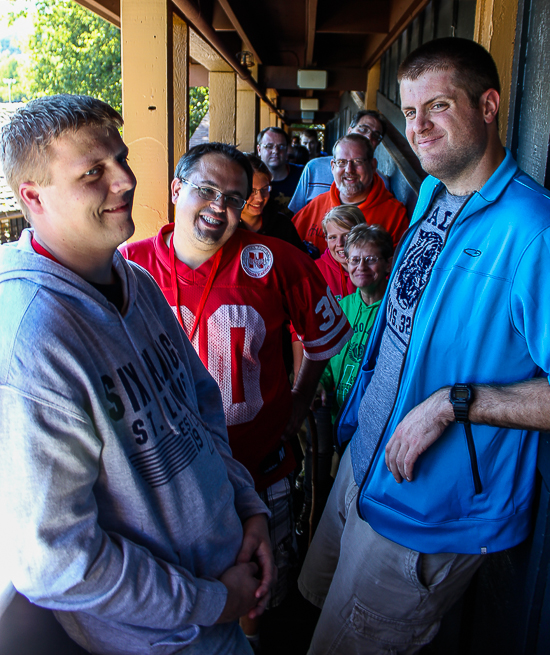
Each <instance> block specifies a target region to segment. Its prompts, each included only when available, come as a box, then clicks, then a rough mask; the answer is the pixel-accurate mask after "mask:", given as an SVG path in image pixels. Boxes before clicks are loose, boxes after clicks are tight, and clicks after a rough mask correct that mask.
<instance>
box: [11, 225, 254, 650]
mask: <svg viewBox="0 0 550 655" xmlns="http://www.w3.org/2000/svg"><path fill="white" fill-rule="evenodd" d="M30 237H31V232H30V231H26V232H24V233H23V235H22V237H21V239H20V241H19V243H17V244H9V245H6V246H2V247H1V248H0V338H1V341H0V344H1V345H0V376H1V377H0V425H1V426H2V428H1V431H0V444H1V453H2V456H1V458H0V490H1V498H2V500H1V503H0V525H2V535H3V536H2V539H3V541H4V542H5V543H4V544H3V549H4V551H5V552H7V553H8V558H9V561H8V566H9V571H10V573H11V575H12V582H13V585H14V587H15V588H16V589H17V590H18V591H20V592H21V593H22V594H24V595H25V596H26V597H27V598H29V599H30V600H31V601H32V602H33V603H36V604H38V605H41V606H43V607H48V608H52V609H54V610H57V611H56V616H57V618H58V619H59V621H60V622H61V623H62V625H63V626H64V627H65V629H66V630H67V632H68V633H69V634H70V636H71V637H72V638H73V639H75V640H76V641H77V642H79V643H80V644H81V645H82V646H84V647H85V648H87V649H89V650H90V651H92V652H95V653H104V654H110V653H113V654H114V653H116V654H126V653H128V654H129V653H132V654H137V653H154V654H157V653H159V654H162V655H164V654H168V653H175V652H179V651H180V650H181V649H182V648H183V652H185V653H193V654H195V653H197V654H198V653H204V654H206V653H208V655H212V654H214V653H220V654H221V653H224V654H225V653H238V652H244V650H243V649H242V648H241V647H239V646H236V645H235V644H236V643H237V641H236V640H238V639H240V637H239V636H238V634H239V633H238V628H237V626H236V624H227V625H219V626H218V625H213V624H214V623H215V621H216V619H217V618H218V616H219V615H220V613H221V611H222V609H223V607H224V605H225V601H226V594H227V592H226V588H225V586H224V585H223V584H222V583H221V582H219V581H217V578H218V577H219V576H220V575H221V574H222V573H223V572H224V571H225V570H226V569H227V568H229V567H230V566H232V565H233V564H234V563H235V558H236V555H237V553H238V551H239V549H240V546H241V541H242V521H244V520H245V519H247V518H249V517H250V516H252V515H254V514H258V513H262V512H266V509H265V506H264V505H263V503H261V501H260V500H259V498H258V496H257V494H256V493H255V491H254V488H253V482H252V479H251V477H250V475H249V474H248V472H247V471H246V470H245V469H244V467H243V466H241V465H240V464H239V463H238V462H236V461H235V460H234V459H233V458H232V457H231V451H230V448H229V445H228V440H227V432H226V428H225V420H224V414H223V408H222V403H221V397H220V392H219V390H218V387H217V386H216V384H215V382H214V380H213V379H212V378H211V377H210V375H209V373H208V372H207V371H206V369H205V368H204V366H203V365H202V363H201V361H200V359H199V358H198V356H197V355H196V354H195V351H194V350H193V348H192V347H191V345H190V344H189V341H188V340H187V337H186V336H185V335H184V334H183V332H182V330H181V329H180V327H179V325H178V323H177V321H176V319H175V317H174V315H173V313H172V311H171V310H170V307H169V306H168V304H167V303H166V301H165V300H164V297H163V296H162V293H161V292H160V290H159V289H158V287H157V286H156V283H155V282H154V281H153V279H152V278H151V277H150V276H149V274H148V273H146V272H145V271H144V270H143V269H141V268H140V267H139V266H136V265H135V264H132V263H131V262H126V261H125V260H124V259H123V257H122V256H121V255H120V254H119V253H118V252H117V253H115V257H114V267H115V270H116V273H117V274H118V275H119V276H120V278H121V279H122V283H123V288H124V308H123V311H122V313H120V312H118V311H117V309H116V308H115V307H114V306H113V305H112V304H111V303H109V302H108V301H107V300H106V299H105V297H104V296H103V295H102V294H101V293H100V292H98V291H97V290H96V289H95V288H94V287H92V286H91V285H90V284H88V283H87V282H86V281H85V280H83V279H82V278H80V277H79V276H77V275H76V274H74V273H72V272H71V271H69V270H68V269H66V268H64V267H63V266H61V265H59V264H57V263H55V262H53V261H51V260H49V259H47V258H46V257H43V256H42V255H39V254H37V253H35V252H34V250H33V249H32V246H31V243H30ZM208 626H211V627H208ZM184 646H187V647H185V648H184ZM245 648H246V646H245Z"/></svg>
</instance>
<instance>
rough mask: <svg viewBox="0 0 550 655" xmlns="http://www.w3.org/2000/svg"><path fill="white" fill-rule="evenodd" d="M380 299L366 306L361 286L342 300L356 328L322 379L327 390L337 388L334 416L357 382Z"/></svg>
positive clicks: (347, 316) (333, 358)
mask: <svg viewBox="0 0 550 655" xmlns="http://www.w3.org/2000/svg"><path fill="white" fill-rule="evenodd" d="M381 302H382V301H381V300H378V301H377V302H375V303H372V305H365V303H364V302H363V299H362V298H361V291H360V290H359V289H357V291H356V292H355V293H354V294H351V295H349V296H346V297H345V298H342V300H341V301H340V306H341V307H342V309H343V310H344V314H345V315H346V318H347V319H348V321H349V322H350V325H351V326H352V328H353V336H352V338H351V339H350V340H349V341H348V342H347V343H346V344H345V346H344V347H343V348H342V350H341V351H340V352H339V353H338V354H337V355H334V357H331V358H330V360H329V362H328V364H327V366H326V368H325V370H324V372H323V375H322V376H321V380H320V382H321V384H322V385H323V387H324V388H325V389H326V391H327V392H330V391H335V394H334V397H335V402H334V403H333V405H332V408H331V411H332V418H333V419H334V418H335V417H336V414H338V410H339V409H340V407H341V405H342V403H343V402H344V399H345V397H346V396H347V394H348V392H349V390H350V389H351V387H352V386H353V383H354V382H355V378H356V377H357V373H358V372H359V367H360V366H361V362H362V361H363V355H364V354H365V345H366V343H367V341H368V338H369V336H370V332H371V329H372V326H373V324H374V319H375V318H376V314H377V313H378V309H379V308H380V303H381Z"/></svg>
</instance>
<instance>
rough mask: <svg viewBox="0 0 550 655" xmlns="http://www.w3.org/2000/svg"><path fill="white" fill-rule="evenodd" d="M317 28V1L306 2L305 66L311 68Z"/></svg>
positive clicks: (307, 0) (309, 0)
mask: <svg viewBox="0 0 550 655" xmlns="http://www.w3.org/2000/svg"><path fill="white" fill-rule="evenodd" d="M316 28H317V0H306V48H305V52H306V57H305V66H306V68H309V67H311V66H313V51H314V49H315V30H316Z"/></svg>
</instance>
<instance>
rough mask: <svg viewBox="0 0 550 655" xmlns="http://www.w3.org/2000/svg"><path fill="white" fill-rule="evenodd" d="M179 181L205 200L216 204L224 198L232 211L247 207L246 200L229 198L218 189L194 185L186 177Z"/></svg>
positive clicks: (234, 197)
mask: <svg viewBox="0 0 550 655" xmlns="http://www.w3.org/2000/svg"><path fill="white" fill-rule="evenodd" d="M178 179H179V180H181V181H182V182H185V184H188V185H189V186H192V187H193V189H196V190H197V193H198V194H199V196H200V197H201V198H202V199H203V200H208V201H209V202H216V200H219V199H220V198H223V199H224V202H225V204H226V205H227V206H228V207H231V209H242V208H243V207H244V206H245V205H246V200H243V199H242V198H237V197H236V196H227V195H226V194H225V193H222V192H221V191H218V189H213V188H212V187H211V186H199V185H198V184H193V182H190V181H189V180H186V179H185V178H184V177H180V178H178Z"/></svg>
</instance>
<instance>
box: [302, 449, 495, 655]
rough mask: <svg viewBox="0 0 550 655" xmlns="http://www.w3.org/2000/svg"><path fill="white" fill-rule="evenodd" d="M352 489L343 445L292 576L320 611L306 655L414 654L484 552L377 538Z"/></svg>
mask: <svg viewBox="0 0 550 655" xmlns="http://www.w3.org/2000/svg"><path fill="white" fill-rule="evenodd" d="M358 492H359V489H358V487H357V485H356V484H355V481H354V479H353V473H352V468H351V461H350V455H349V448H348V449H347V450H346V452H345V453H344V456H343V458H342V462H341V465H340V469H339V472H338V476H337V478H336V482H335V484H334V487H333V489H332V492H331V495H330V497H329V500H328V503H327V506H326V508H325V512H324V514H323V516H322V518H321V522H320V523H319V527H318V529H317V532H316V533H315V537H314V539H313V542H312V544H311V547H310V549H309V551H308V554H307V557H306V561H305V563H304V567H303V569H302V573H301V575H300V579H299V581H298V586H299V588H300V591H301V592H302V594H303V595H304V597H305V598H307V599H308V600H309V601H310V602H311V603H313V604H314V605H316V606H317V607H321V608H322V612H321V616H320V618H319V622H318V624H317V628H316V629H315V633H314V635H313V639H312V642H311V646H310V650H309V655H329V654H331V655H354V654H357V655H370V654H373V655H374V654H378V653H387V654H398V653H399V654H406V655H410V654H412V653H416V652H417V651H418V650H420V649H421V648H422V646H424V645H425V644H427V643H429V642H430V641H431V640H432V639H433V638H434V637H435V635H436V634H437V631H438V630H439V624H440V621H441V618H442V616H443V615H444V614H445V612H447V611H448V610H449V609H450V608H451V607H452V606H453V604H454V603H455V602H456V601H457V600H458V599H459V598H460V596H461V595H462V594H463V593H464V591H465V590H466V587H467V586H468V584H469V582H470V580H471V578H472V576H473V574H474V573H475V571H476V570H477V568H478V567H479V566H480V564H481V562H482V559H483V557H482V556H481V555H461V554H458V555H457V554H454V553H436V554H433V555H432V554H423V553H419V552H417V551H414V550H410V549H409V548H405V547H403V546H400V545H399V544H396V543H394V542H393V541H390V540H388V539H386V538H385V537H382V536H381V535H379V534H378V533H377V532H375V531H374V530H373V529H372V528H371V527H370V526H369V524H368V523H366V522H365V521H363V520H361V519H360V518H359V516H358V514H357V510H356V503H357V494H358Z"/></svg>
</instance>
